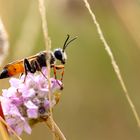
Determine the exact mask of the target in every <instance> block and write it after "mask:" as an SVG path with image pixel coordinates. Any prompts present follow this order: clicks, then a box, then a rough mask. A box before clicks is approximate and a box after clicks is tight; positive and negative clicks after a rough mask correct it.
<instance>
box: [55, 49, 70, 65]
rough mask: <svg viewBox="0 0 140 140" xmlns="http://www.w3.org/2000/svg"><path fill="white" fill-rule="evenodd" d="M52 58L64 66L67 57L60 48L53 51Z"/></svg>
mask: <svg viewBox="0 0 140 140" xmlns="http://www.w3.org/2000/svg"><path fill="white" fill-rule="evenodd" d="M54 56H55V58H56V59H57V60H59V61H60V62H61V63H62V64H65V62H66V59H67V55H66V53H65V52H63V50H62V49H61V48H58V49H55V50H54Z"/></svg>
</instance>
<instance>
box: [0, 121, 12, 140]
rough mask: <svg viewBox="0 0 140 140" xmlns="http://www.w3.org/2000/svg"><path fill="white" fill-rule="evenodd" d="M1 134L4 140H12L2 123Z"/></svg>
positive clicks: (0, 126) (0, 125) (0, 123)
mask: <svg viewBox="0 0 140 140" xmlns="http://www.w3.org/2000/svg"><path fill="white" fill-rule="evenodd" d="M0 132H1V135H2V138H3V140H10V137H9V135H8V133H7V130H6V128H5V125H4V124H3V123H2V122H1V121H0Z"/></svg>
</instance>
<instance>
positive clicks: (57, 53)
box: [54, 35, 77, 64]
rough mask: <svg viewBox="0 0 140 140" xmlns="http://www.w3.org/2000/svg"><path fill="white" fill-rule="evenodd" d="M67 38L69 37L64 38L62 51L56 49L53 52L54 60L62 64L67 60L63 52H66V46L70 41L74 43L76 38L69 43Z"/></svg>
mask: <svg viewBox="0 0 140 140" xmlns="http://www.w3.org/2000/svg"><path fill="white" fill-rule="evenodd" d="M69 38H70V35H67V38H66V40H65V42H64V45H63V48H62V49H61V48H58V49H55V50H54V56H55V58H56V59H57V60H59V61H61V63H62V64H65V62H66V59H67V55H66V53H65V50H66V48H67V46H68V44H70V43H71V42H72V41H74V40H75V39H76V38H77V37H75V38H73V39H71V40H70V41H69Z"/></svg>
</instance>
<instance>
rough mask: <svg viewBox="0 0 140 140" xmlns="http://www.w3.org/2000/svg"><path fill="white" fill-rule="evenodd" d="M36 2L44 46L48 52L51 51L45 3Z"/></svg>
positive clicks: (42, 0)
mask: <svg viewBox="0 0 140 140" xmlns="http://www.w3.org/2000/svg"><path fill="white" fill-rule="evenodd" d="M38 1H39V11H40V16H41V20H42V30H43V34H44V38H45V45H46V49H47V50H48V51H49V50H50V49H51V39H50V37H49V35H48V26H47V20H46V8H45V2H44V0H38Z"/></svg>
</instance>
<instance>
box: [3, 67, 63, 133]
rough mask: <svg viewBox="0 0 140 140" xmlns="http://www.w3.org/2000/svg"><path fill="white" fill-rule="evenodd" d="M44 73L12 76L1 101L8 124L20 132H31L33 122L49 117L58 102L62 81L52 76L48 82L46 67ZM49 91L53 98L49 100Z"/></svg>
mask: <svg viewBox="0 0 140 140" xmlns="http://www.w3.org/2000/svg"><path fill="white" fill-rule="evenodd" d="M42 72H43V74H41V73H38V74H37V75H35V74H31V73H28V75H27V76H26V80H25V82H23V81H24V79H25V75H23V76H21V78H20V79H17V78H11V79H10V81H9V82H10V87H9V88H8V89H4V90H3V92H2V96H0V101H1V104H2V108H3V112H4V116H5V119H6V122H7V124H8V125H9V126H10V127H11V128H12V129H13V130H14V131H15V132H16V133H17V134H18V135H21V134H22V132H23V131H25V132H27V133H28V134H30V133H31V123H33V122H39V121H41V120H43V119H47V117H48V115H49V111H50V107H51V108H53V107H54V105H55V104H56V103H57V99H58V97H56V96H55V95H56V94H55V93H56V91H57V90H59V89H61V86H62V83H61V82H60V81H59V80H56V79H54V78H50V86H49V83H48V80H47V78H46V77H45V76H46V75H47V70H46V68H43V69H42ZM49 92H50V93H51V96H52V99H51V102H50V101H49Z"/></svg>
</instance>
